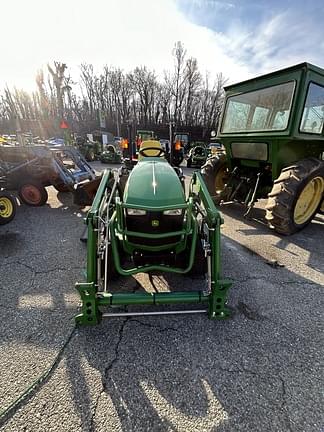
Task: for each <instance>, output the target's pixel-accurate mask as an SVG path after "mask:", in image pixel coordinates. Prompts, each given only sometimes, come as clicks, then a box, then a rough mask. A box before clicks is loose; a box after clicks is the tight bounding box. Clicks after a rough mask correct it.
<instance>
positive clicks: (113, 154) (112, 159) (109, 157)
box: [99, 144, 122, 164]
mask: <svg viewBox="0 0 324 432" xmlns="http://www.w3.org/2000/svg"><path fill="white" fill-rule="evenodd" d="M99 159H100V161H101V162H102V163H112V164H119V163H121V162H122V158H121V154H120V153H118V152H117V150H116V147H115V146H114V145H112V144H108V145H107V147H106V150H104V151H103V152H102V153H101V155H100V156H99Z"/></svg>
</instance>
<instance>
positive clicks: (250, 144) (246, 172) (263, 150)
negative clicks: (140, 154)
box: [201, 63, 324, 235]
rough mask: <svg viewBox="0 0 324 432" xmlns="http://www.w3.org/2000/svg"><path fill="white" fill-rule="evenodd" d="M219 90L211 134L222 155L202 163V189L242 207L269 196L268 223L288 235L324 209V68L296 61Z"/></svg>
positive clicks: (248, 207)
mask: <svg viewBox="0 0 324 432" xmlns="http://www.w3.org/2000/svg"><path fill="white" fill-rule="evenodd" d="M225 92H226V94H225V104H224V108H223V113H222V117H221V121H220V126H219V131H218V136H217V139H218V141H219V142H221V143H222V144H223V145H224V147H225V149H226V154H225V153H224V154H218V155H215V156H213V157H211V158H209V159H208V160H207V162H206V164H205V165H204V166H203V167H202V171H201V172H202V175H203V178H204V180H205V182H206V185H207V187H208V190H209V192H210V194H211V195H212V197H213V198H214V202H216V203H226V202H231V201H236V202H240V203H244V204H245V205H246V206H247V212H246V214H249V213H250V211H251V209H252V208H253V205H254V203H255V202H256V201H257V200H258V199H262V198H267V199H268V202H267V204H266V220H267V221H268V224H269V226H270V227H272V228H274V229H275V230H276V231H277V232H278V233H280V234H284V235H289V234H293V233H294V232H296V231H298V230H300V229H302V228H304V227H305V226H306V225H307V224H308V223H309V222H310V221H311V220H312V219H313V218H314V216H315V214H316V213H317V212H324V160H323V158H324V157H323V155H324V131H323V123H324V70H323V69H320V68H318V67H316V66H313V65H311V64H309V63H302V64H298V65H296V66H292V67H289V68H286V69H283V70H279V71H276V72H273V73H270V74H267V75H263V76H260V77H258V78H255V79H250V80H248V81H244V82H242V83H239V84H234V85H231V86H228V87H225Z"/></svg>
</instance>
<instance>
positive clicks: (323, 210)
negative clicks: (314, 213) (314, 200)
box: [320, 198, 324, 213]
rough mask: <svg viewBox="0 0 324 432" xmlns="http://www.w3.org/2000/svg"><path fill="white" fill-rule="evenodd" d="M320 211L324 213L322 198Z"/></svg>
mask: <svg viewBox="0 0 324 432" xmlns="http://www.w3.org/2000/svg"><path fill="white" fill-rule="evenodd" d="M320 210H321V212H322V213H324V198H323V201H322V204H321V207H320Z"/></svg>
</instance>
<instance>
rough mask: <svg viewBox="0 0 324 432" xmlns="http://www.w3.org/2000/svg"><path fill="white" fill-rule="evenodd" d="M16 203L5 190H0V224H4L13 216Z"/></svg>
mask: <svg viewBox="0 0 324 432" xmlns="http://www.w3.org/2000/svg"><path fill="white" fill-rule="evenodd" d="M16 209H17V204H16V201H15V199H14V198H13V197H12V196H11V195H10V194H9V193H8V192H5V191H1V192H0V225H5V224H7V223H9V222H11V221H12V219H13V218H14V217H15V214H16Z"/></svg>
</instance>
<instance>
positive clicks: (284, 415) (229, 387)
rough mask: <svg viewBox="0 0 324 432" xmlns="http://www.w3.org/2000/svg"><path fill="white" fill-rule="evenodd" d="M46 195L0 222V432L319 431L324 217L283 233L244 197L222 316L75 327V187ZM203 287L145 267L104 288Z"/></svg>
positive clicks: (228, 233)
mask: <svg viewBox="0 0 324 432" xmlns="http://www.w3.org/2000/svg"><path fill="white" fill-rule="evenodd" d="M96 166H98V167H100V164H97V165H96ZM184 171H185V174H186V175H187V178H188V176H189V175H190V173H191V171H192V170H188V169H184ZM48 192H49V202H48V204H47V205H46V206H44V207H41V208H31V207H27V206H24V205H21V206H20V207H19V209H18V211H17V215H16V218H15V219H14V221H13V222H12V223H10V224H8V225H6V226H3V227H0V258H1V259H0V287H1V299H0V310H1V316H2V325H1V339H0V343H1V350H0V364H1V368H0V384H1V385H0V410H1V411H3V410H7V409H8V408H9V410H8V411H7V414H6V415H5V416H3V417H2V419H0V429H1V431H6V432H9V431H10V432H17V431H25V432H27V431H32V432H34V431H82V432H87V431H89V432H91V431H100V432H101V431H109V432H112V431H126V432H128V431H134V432H138V431H181V432H182V431H183V432H190V431H213V432H216V431H217V432H225V431H226V432H227V431H264V432H266V431H271V432H273V431H292V432H299V431H300V432H313V431H314V432H320V431H323V430H324V414H323V406H324V400H323V358H324V356H323V286H324V275H323V270H324V247H323V243H324V216H320V215H318V216H316V218H315V220H314V221H313V222H312V223H311V224H310V225H309V226H308V227H307V228H306V229H305V230H303V231H302V232H300V233H297V234H295V235H293V236H291V237H280V236H278V235H276V234H274V233H273V232H272V231H270V230H269V229H268V228H267V227H266V226H264V224H263V219H262V217H263V215H264V203H262V202H261V203H260V204H258V206H257V208H256V209H255V210H254V211H253V213H252V215H251V216H252V219H249V220H246V219H244V218H243V211H242V208H241V207H240V206H238V205H230V206H224V207H222V211H223V215H224V220H225V224H224V226H223V227H222V234H223V236H222V262H223V275H224V276H225V277H228V278H231V279H233V281H234V283H233V287H232V289H231V291H230V294H229V305H230V306H231V308H232V309H233V317H232V318H231V319H230V320H226V321H210V320H208V319H207V316H205V315H198V314H196V315H189V316H164V317H163V316H160V317H147V316H146V317H127V318H112V319H109V320H106V321H103V322H102V323H101V324H100V325H99V326H96V327H93V328H74V321H73V317H74V315H75V314H76V313H77V310H78V305H79V298H78V294H77V292H76V290H75V288H74V284H75V282H76V281H82V280H83V278H84V268H85V259H86V249H85V245H84V244H82V243H81V242H80V241H79V237H80V236H81V234H82V231H83V227H84V225H83V217H84V216H85V214H86V213H85V211H82V210H80V209H79V208H77V207H76V206H74V205H73V204H72V197H71V196H70V194H61V193H60V194H57V192H56V191H55V190H54V189H53V188H48ZM203 286H204V281H203V280H201V279H190V278H188V277H180V276H176V275H168V274H157V275H144V274H143V275H137V276H136V278H126V279H122V278H121V279H119V280H118V281H116V282H115V283H114V285H113V287H112V289H118V290H119V291H123V290H124V291H134V292H135V291H137V290H142V289H145V290H147V291H163V290H164V291H165V290H169V289H171V290H173V289H174V290H176V289H178V290H179V289H180V290H181V289H188V290H190V289H201V288H202V287H203ZM134 308H135V307H134ZM165 309H168V308H167V307H165ZM136 310H138V311H143V310H150V309H149V308H148V307H145V308H144V307H137V308H136ZM40 377H42V380H40ZM38 381H40V382H38ZM34 383H38V384H37V385H36V386H35V388H34V389H33V390H32V391H31V392H30V393H29V394H26V390H27V389H28V388H30V387H31V386H32V385H33V384H34ZM24 394H25V397H22V398H21V396H23V395H24ZM19 398H21V399H20V400H19ZM10 407H11V408H10Z"/></svg>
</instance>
